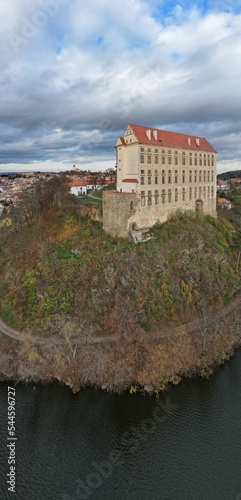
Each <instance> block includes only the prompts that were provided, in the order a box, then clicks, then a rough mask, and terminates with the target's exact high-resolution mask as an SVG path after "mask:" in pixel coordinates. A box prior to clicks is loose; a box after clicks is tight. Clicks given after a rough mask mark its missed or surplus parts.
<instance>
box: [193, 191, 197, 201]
mask: <svg viewBox="0 0 241 500" xmlns="http://www.w3.org/2000/svg"><path fill="white" fill-rule="evenodd" d="M194 198H195V200H196V199H197V188H194Z"/></svg>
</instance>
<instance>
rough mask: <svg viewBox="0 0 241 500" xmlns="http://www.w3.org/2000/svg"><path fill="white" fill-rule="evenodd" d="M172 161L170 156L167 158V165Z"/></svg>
mask: <svg viewBox="0 0 241 500" xmlns="http://www.w3.org/2000/svg"><path fill="white" fill-rule="evenodd" d="M171 162H172V159H171V156H168V165H171Z"/></svg>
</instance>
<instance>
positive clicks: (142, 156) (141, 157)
mask: <svg viewBox="0 0 241 500" xmlns="http://www.w3.org/2000/svg"><path fill="white" fill-rule="evenodd" d="M140 162H141V163H144V155H141V156H140Z"/></svg>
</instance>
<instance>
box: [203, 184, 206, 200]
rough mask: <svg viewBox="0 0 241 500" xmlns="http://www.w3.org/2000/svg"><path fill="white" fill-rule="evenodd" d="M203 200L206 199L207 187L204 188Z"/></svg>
mask: <svg viewBox="0 0 241 500" xmlns="http://www.w3.org/2000/svg"><path fill="white" fill-rule="evenodd" d="M203 198H206V186H204V188H203Z"/></svg>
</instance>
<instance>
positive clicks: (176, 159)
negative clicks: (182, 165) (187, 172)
mask: <svg viewBox="0 0 241 500" xmlns="http://www.w3.org/2000/svg"><path fill="white" fill-rule="evenodd" d="M177 164H178V158H177V156H175V165H177Z"/></svg>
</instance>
